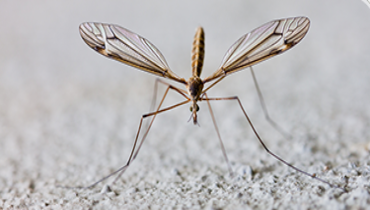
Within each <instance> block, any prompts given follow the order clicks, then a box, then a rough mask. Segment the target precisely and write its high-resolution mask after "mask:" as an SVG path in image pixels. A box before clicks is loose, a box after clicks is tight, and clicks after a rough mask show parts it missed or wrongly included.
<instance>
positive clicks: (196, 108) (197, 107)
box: [190, 104, 199, 112]
mask: <svg viewBox="0 0 370 210" xmlns="http://www.w3.org/2000/svg"><path fill="white" fill-rule="evenodd" d="M195 106H196V107H195V110H196V111H197V112H198V111H199V106H198V104H196V105H195ZM190 112H193V106H190Z"/></svg>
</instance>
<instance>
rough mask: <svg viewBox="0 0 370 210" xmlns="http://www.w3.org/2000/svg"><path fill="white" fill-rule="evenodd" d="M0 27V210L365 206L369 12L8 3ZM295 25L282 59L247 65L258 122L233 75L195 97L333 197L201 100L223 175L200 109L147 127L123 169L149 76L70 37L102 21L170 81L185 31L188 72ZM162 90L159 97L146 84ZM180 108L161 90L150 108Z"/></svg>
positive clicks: (355, 8)
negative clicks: (158, 57) (306, 25)
mask: <svg viewBox="0 0 370 210" xmlns="http://www.w3.org/2000/svg"><path fill="white" fill-rule="evenodd" d="M0 11H1V13H0V23H1V28H2V30H1V31H2V33H1V34H2V35H1V39H0V43H1V46H2V50H1V51H0V209H172V208H173V209H361V208H362V209H365V208H367V207H368V206H369V204H370V195H369V191H370V188H369V181H370V167H369V165H370V158H369V150H370V143H369V142H370V141H369V138H370V131H369V126H370V109H369V105H370V97H369V91H370V83H369V81H370V71H369V66H370V48H369V46H370V39H369V37H370V24H369V23H370V21H369V20H370V10H369V8H368V7H367V6H366V5H365V4H363V2H361V1H360V0H358V1H334V0H329V1H325V2H321V3H318V2H313V1H299V2H297V1H288V0H284V1H264V2H247V1H227V2H226V1H186V3H185V2H175V1H138V2H137V3H132V2H119V3H118V2H107V1H105V2H101V1H82V2H81V1H80V2H77V3H75V4H72V3H62V2H59V3H52V2H45V1H33V2H28V1H17V2H16V1H12V2H10V1H8V2H2V3H1V9H0ZM292 16H307V17H309V18H310V20H311V28H310V31H309V32H308V35H307V36H306V37H305V38H304V40H303V41H302V42H301V43H300V44H298V45H297V46H295V47H294V49H292V50H290V51H288V52H286V53H284V54H282V55H279V56H277V57H276V58H273V59H271V60H268V61H265V62H264V63H262V64H259V65H257V66H255V68H254V70H255V72H256V75H257V78H258V80H259V84H260V86H261V89H262V92H263V94H264V97H265V100H266V103H267V106H268V108H269V112H270V113H271V116H272V117H273V119H275V121H277V122H278V123H279V125H280V126H281V127H282V128H283V129H284V130H286V131H287V132H288V133H290V135H291V136H292V139H285V138H283V137H282V136H281V135H280V134H279V133H278V132H277V131H276V130H274V129H273V128H272V127H271V126H270V125H269V124H268V123H267V122H266V120H265V119H264V116H263V113H262V109H261V107H260V105H259V101H258V97H257V94H256V91H255V89H254V86H253V81H252V78H251V75H250V72H249V71H248V70H245V71H242V72H240V73H238V74H235V75H231V76H230V77H229V78H226V79H225V80H224V81H223V82H222V83H220V84H219V85H217V87H215V88H214V89H212V90H211V91H210V92H209V96H233V95H238V96H239V97H240V99H241V101H242V103H243V105H244V107H245V109H246V111H247V112H248V114H249V115H250V117H251V119H252V120H253V122H254V124H255V126H256V128H257V130H258V131H259V133H260V134H261V136H262V138H263V139H264V140H265V143H266V144H267V145H268V147H269V148H270V149H271V150H272V151H273V152H275V153H277V154H278V155H279V156H281V157H282V158H283V159H285V160H287V161H288V162H290V163H292V164H294V165H295V166H297V167H299V168H301V169H303V170H305V171H308V172H310V173H316V174H317V176H318V177H320V178H322V179H324V180H327V181H329V182H330V183H333V184H337V185H340V186H342V187H346V188H347V189H348V192H347V193H344V192H342V191H341V190H339V189H333V188H331V187H329V186H328V185H325V184H323V183H321V182H318V181H315V180H313V179H311V178H309V177H307V176H304V175H302V174H300V173H297V172H295V171H294V170H292V169H290V168H288V167H287V166H285V165H282V164H281V163H279V162H278V161H277V160H276V159H274V158H272V157H271V156H270V155H268V154H267V153H266V152H265V151H264V150H263V148H262V147H261V146H260V145H259V143H258V142H257V139H256V138H255V136H254V135H253V133H252V132H251V129H250V127H249V126H248V124H247V122H246V120H245V118H244V117H243V116H242V115H241V111H240V109H239V108H238V106H237V104H236V103H233V102H218V103H217V102H214V103H212V106H213V109H214V113H215V116H216V119H217V122H218V125H219V127H220V132H221V135H222V138H223V141H224V144H225V148H226V151H227V154H228V156H229V159H230V162H231V166H232V168H233V171H234V173H235V176H234V177H230V176H229V174H228V170H227V166H226V164H225V161H224V159H223V156H222V152H221V149H220V146H219V142H218V139H217V135H216V133H215V131H214V128H213V125H212V121H211V117H210V115H209V112H208V108H207V106H206V104H200V108H201V110H200V112H199V123H200V126H194V125H193V124H192V123H191V122H187V121H188V119H189V116H190V113H189V111H188V107H187V106H186V107H180V108H178V109H176V110H172V111H170V112H168V113H164V114H162V115H160V116H158V117H157V119H156V121H155V123H154V125H153V127H152V129H151V131H150V133H149V136H148V139H147V141H146V142H145V143H144V146H143V148H142V150H141V151H140V153H139V155H138V158H137V159H136V160H135V161H134V162H133V164H132V166H130V168H129V169H128V170H127V172H126V173H125V174H124V175H123V176H122V177H121V178H120V179H119V180H118V181H117V183H115V184H114V185H111V186H110V188H111V190H112V191H107V190H104V189H105V187H106V185H107V184H110V183H111V182H112V181H113V180H112V179H109V180H107V181H106V182H103V183H101V184H99V185H98V186H96V187H94V188H92V189H87V190H73V189H64V188H60V187H57V186H58V185H61V186H86V185H89V184H91V183H93V182H94V181H97V180H98V179H100V178H102V177H104V176H105V175H107V174H109V173H111V172H112V171H114V170H116V169H118V168H119V167H120V166H122V165H124V163H125V161H126V160H127V158H128V156H129V153H130V150H131V147H132V144H133V140H134V137H135V134H136V130H137V127H138V125H139V121H140V116H141V114H143V113H146V112H147V111H148V110H149V107H150V101H151V97H152V92H153V86H154V81H155V77H153V76H151V75H149V74H145V73H143V72H141V71H137V70H135V69H133V68H131V67H127V66H125V65H122V64H120V63H118V62H116V61H112V60H109V59H107V58H104V57H103V56H101V55H98V54H97V53H96V52H94V51H92V50H91V49H89V48H88V47H87V46H86V44H85V43H83V41H82V40H81V38H80V36H79V33H78V25H79V24H80V23H81V22H85V21H98V22H106V23H115V24H119V25H121V26H124V27H126V28H128V29H130V30H132V31H135V32H136V33H138V34H140V35H142V36H144V37H145V38H147V39H149V40H150V41H151V42H152V43H154V44H155V45H156V46H157V47H158V48H159V49H160V50H161V52H162V53H163V54H164V56H165V57H166V59H167V61H168V63H169V65H170V67H171V68H172V70H173V71H174V72H176V73H177V74H178V75H180V76H183V77H185V78H188V77H189V76H190V50H191V43H192V38H193V35H194V32H195V29H196V27H198V26H200V25H202V26H203V27H204V29H205V33H206V55H205V66H204V67H205V69H204V72H203V77H205V76H208V75H210V74H211V73H212V72H213V71H215V70H216V69H217V67H218V65H219V64H220V62H221V59H222V56H223V55H224V53H225V52H226V50H227V49H228V47H229V46H231V44H232V43H233V42H234V41H235V40H236V39H238V38H239V37H240V36H242V35H243V34H245V33H247V32H249V31H251V30H252V29H254V28H256V27H258V26H260V25H262V24H263V23H265V22H268V21H270V20H273V19H278V18H283V17H292ZM160 91H162V92H163V91H164V89H163V88H162V89H160ZM179 100H181V97H179V96H177V95H176V94H174V93H171V94H169V96H168V98H167V99H166V102H165V104H166V105H171V104H173V103H175V102H177V101H179Z"/></svg>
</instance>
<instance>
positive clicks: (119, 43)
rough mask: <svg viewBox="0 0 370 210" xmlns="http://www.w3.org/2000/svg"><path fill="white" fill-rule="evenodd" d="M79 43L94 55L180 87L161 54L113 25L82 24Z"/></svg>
mask: <svg viewBox="0 0 370 210" xmlns="http://www.w3.org/2000/svg"><path fill="white" fill-rule="evenodd" d="M80 34H81V37H82V39H83V40H84V41H85V42H86V44H87V45H89V46H90V47H91V48H92V49H94V50H95V51H97V52H98V53H100V54H102V55H105V56H107V57H108V58H112V59H115V60H118V61H121V62H122V63H125V64H127V65H130V66H133V67H136V68H138V69H141V70H143V71H146V72H149V73H152V74H155V75H157V76H160V77H165V78H169V79H173V80H175V81H178V82H181V83H184V82H185V80H184V79H182V78H180V77H178V76H177V75H176V74H175V73H173V72H172V71H171V70H170V68H169V67H168V64H167V62H166V60H165V58H164V57H163V55H162V53H161V52H160V51H159V50H158V49H157V48H156V47H155V46H154V45H153V44H152V43H150V42H149V41H148V40H147V39H145V38H143V37H141V36H139V35H137V34H135V33H133V32H131V31H129V30H127V29H125V28H122V27H120V26H117V25H110V24H104V23H91V22H88V23H82V24H81V25H80Z"/></svg>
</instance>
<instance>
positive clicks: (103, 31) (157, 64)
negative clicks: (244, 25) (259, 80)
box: [80, 17, 336, 187]
mask: <svg viewBox="0 0 370 210" xmlns="http://www.w3.org/2000/svg"><path fill="white" fill-rule="evenodd" d="M309 26H310V21H309V19H308V18H306V17H293V18H286V19H280V20H274V21H271V22H268V23H266V24H264V25H262V26H260V27H258V28H256V29H254V30H253V31H251V32H250V33H247V34H245V35H244V36H242V37H241V38H240V39H239V40H237V41H236V42H235V43H234V44H233V45H232V46H231V47H230V49H229V50H228V51H227V53H226V54H225V56H224V58H223V60H222V62H221V65H220V67H219V68H218V70H216V71H215V72H214V73H213V74H212V75H210V76H208V77H206V78H204V79H201V78H200V75H201V72H202V66H203V58H204V32H203V29H202V28H201V27H199V28H198V30H197V32H196V35H195V38H194V42H193V49H192V76H191V77H190V78H189V79H188V80H186V79H184V78H181V77H179V76H177V75H176V74H175V73H174V72H173V71H172V70H171V69H170V68H169V66H168V64H167V62H166V60H165V58H164V57H163V55H162V54H161V52H160V51H159V50H158V49H157V48H156V47H155V46H154V45H153V44H152V43H150V42H149V41H148V40H147V39H145V38H143V37H141V36H139V35H137V34H135V33H133V32H131V31H129V30H127V29H125V28H122V27H120V26H117V25H111V24H104V23H92V22H86V23H82V24H81V25H80V34H81V37H82V38H83V40H84V41H85V42H86V44H88V45H89V46H90V47H91V48H92V49H94V50H95V51H97V52H99V53H100V54H102V55H104V56H107V57H109V58H112V59H115V60H118V61H120V62H123V63H125V64H127V65H130V66H133V67H135V68H138V69H140V70H143V71H145V72H148V73H152V74H154V75H156V76H159V77H163V78H167V79H170V80H172V81H176V82H179V83H181V84H184V85H185V87H186V90H183V89H180V88H177V87H174V86H172V85H170V84H168V83H166V82H164V81H162V80H160V81H159V82H161V83H163V84H165V85H167V90H166V92H165V94H164V96H163V98H162V100H161V102H160V104H159V106H158V108H157V110H156V111H154V112H151V113H148V114H145V115H143V116H142V118H141V121H140V125H139V128H138V132H137V135H136V138H135V142H134V146H133V149H132V151H131V155H130V157H129V160H128V162H127V163H126V165H124V166H123V167H121V168H120V169H118V170H117V171H115V172H114V173H112V174H110V175H108V176H107V177H104V178H103V179H101V180H99V181H97V182H96V183H94V184H92V185H90V186H89V187H92V186H95V185H96V184H98V183H100V182H101V181H103V180H105V179H107V178H109V177H110V176H112V175H114V174H116V173H119V175H118V176H117V178H116V179H115V181H116V180H117V179H118V178H119V177H120V175H121V174H122V173H123V172H124V171H125V170H126V169H127V167H128V166H129V165H130V163H131V162H132V160H134V159H135V157H136V155H137V154H138V152H139V150H140V148H141V145H142V144H143V142H144V140H145V138H146V136H147V134H148V132H149V129H150V127H151V125H152V123H153V121H154V119H155V117H156V115H157V114H159V113H162V112H164V111H167V110H170V109H173V108H175V107H178V106H181V105H184V104H187V103H190V102H191V107H190V110H191V112H192V119H193V123H194V124H197V111H198V110H199V107H198V105H197V103H198V102H199V101H206V102H207V104H208V106H209V108H210V112H211V116H212V120H213V123H214V125H215V129H216V132H217V135H218V138H219V140H220V143H221V148H222V152H223V154H224V157H225V160H226V162H227V163H228V166H229V170H230V171H231V167H230V164H229V162H228V159H227V155H226V151H225V149H224V147H223V144H222V140H221V136H220V134H219V131H218V127H217V125H216V121H215V119H214V116H213V112H212V109H211V106H210V103H209V101H211V100H236V101H237V102H238V103H239V105H240V108H241V110H242V111H243V113H244V115H245V117H246V119H247V121H248V122H249V124H250V126H251V127H252V129H253V132H254V133H255V135H256V137H257V138H258V140H259V141H260V143H261V144H262V146H263V147H264V148H265V149H266V151H267V152H268V153H269V154H271V155H273V156H274V157H275V158H277V159H278V160H279V161H281V162H283V163H284V164H286V165H288V166H290V167H292V168H293V169H295V170H297V171H299V172H302V173H304V174H306V175H308V176H310V177H312V178H314V179H317V180H319V181H322V182H324V183H326V184H329V185H330V186H333V187H336V186H335V185H332V184H330V183H328V182H327V181H324V180H322V179H320V178H318V177H316V176H314V175H311V174H309V173H307V172H304V171H302V170H300V169H298V168H296V167H294V166H292V165H291V164H289V163H287V162H286V161H284V160H283V159H281V158H280V157H278V156H276V155H275V154H274V153H272V152H271V151H269V150H268V148H267V147H266V146H265V144H264V143H263V141H262V139H261V138H260V136H259V135H258V133H257V131H256V129H255V128H254V126H253V124H252V122H251V121H250V119H249V117H248V115H247V113H246V112H245V110H244V108H243V106H242V104H241V102H240V100H239V98H238V97H236V96H235V97H224V98H209V97H208V96H207V93H206V92H207V91H208V90H209V89H210V88H212V87H213V86H214V85H215V84H217V83H218V82H220V81H221V80H222V79H224V78H225V77H226V76H228V75H230V74H231V73H235V72H237V71H240V70H242V69H245V68H247V67H251V66H252V65H255V64H257V63H259V62H261V61H264V60H266V59H268V58H270V57H273V56H275V55H278V54H280V53H282V52H285V51H286V50H288V49H290V48H292V47H293V46H294V45H296V44H297V43H298V42H300V41H301V40H302V39H303V37H304V36H305V35H306V33H307V31H308V29H309ZM207 83H210V84H209V86H208V87H206V88H204V87H205V85H206V84H207ZM256 85H257V84H256ZM170 89H171V90H173V91H176V92H178V93H179V94H181V95H182V96H183V97H184V98H185V101H183V102H180V103H178V104H175V105H173V106H170V107H167V108H163V109H161V105H162V103H163V100H164V99H165V97H166V95H167V92H168V91H169V90H170ZM261 99H262V98H261ZM266 115H267V112H266ZM149 116H152V117H153V118H152V120H151V122H150V124H149V127H148V129H147V130H146V132H145V133H144V135H143V137H142V139H141V141H140V144H139V146H137V140H138V136H139V133H140V131H141V126H142V121H143V119H144V118H146V117H149ZM115 181H114V182H115Z"/></svg>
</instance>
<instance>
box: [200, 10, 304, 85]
mask: <svg viewBox="0 0 370 210" xmlns="http://www.w3.org/2000/svg"><path fill="white" fill-rule="evenodd" d="M309 27H310V20H309V19H308V18H306V17H294V18H287V19H281V20H275V21H271V22H268V23H266V24H264V25H262V26H260V27H259V28H256V29H254V30H253V31H251V32H250V33H248V34H246V35H244V36H242V37H241V38H240V39H239V40H238V41H236V42H235V43H234V44H233V45H232V46H231V47H230V49H229V50H228V51H227V53H226V55H225V56H224V58H223V61H222V63H221V66H220V68H219V69H218V70H217V71H216V72H215V73H214V74H212V75H211V76H209V77H207V78H205V79H204V80H203V82H204V83H205V82H209V81H212V80H214V79H217V78H219V77H222V76H227V75H229V74H231V73H234V72H237V71H239V70H242V69H244V68H246V67H249V66H252V65H254V64H256V63H259V62H261V61H264V60H266V59H268V58H270V57H272V56H275V55H277V54H280V53H282V52H284V51H286V50H288V49H290V48H291V47H293V46H294V45H296V44H297V43H298V42H299V41H301V39H303V37H304V36H305V35H306V33H307V31H308V28H309Z"/></svg>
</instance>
